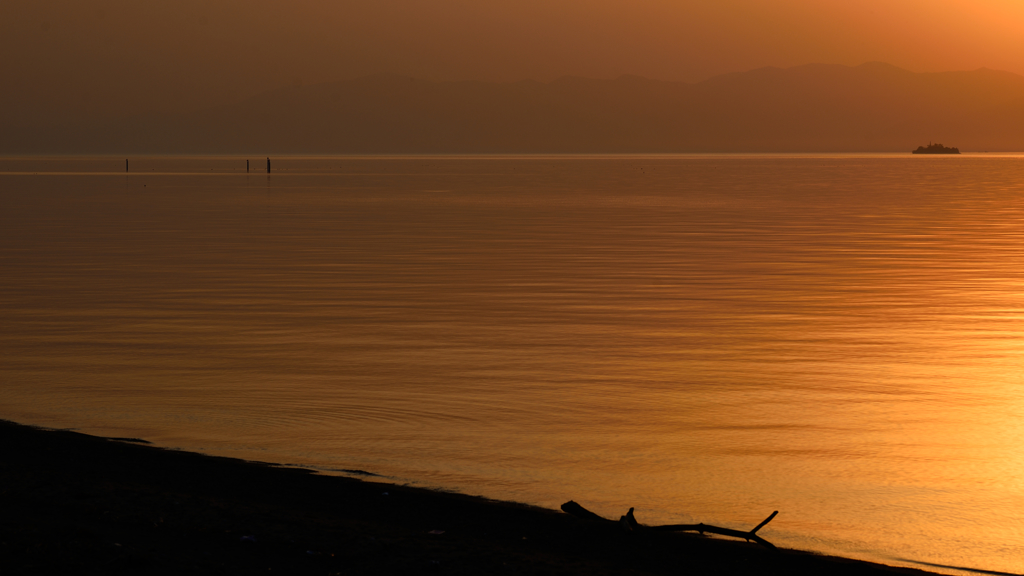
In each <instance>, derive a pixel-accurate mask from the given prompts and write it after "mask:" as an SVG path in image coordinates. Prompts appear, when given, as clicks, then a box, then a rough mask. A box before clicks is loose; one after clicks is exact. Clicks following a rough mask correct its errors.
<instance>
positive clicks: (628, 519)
mask: <svg viewBox="0 0 1024 576" xmlns="http://www.w3.org/2000/svg"><path fill="white" fill-rule="evenodd" d="M562 512H565V513H566V514H569V515H571V516H575V517H577V518H582V519H584V520H598V521H601V522H613V520H608V519H607V518H602V517H600V516H598V515H597V514H594V513H593V512H591V511H590V510H587V509H586V508H584V507H583V506H580V505H579V504H577V503H576V502H573V501H572V500H569V501H568V502H566V503H565V504H562ZM778 513H779V511H778V510H776V511H774V512H772V513H771V514H770V515H769V516H768V517H767V518H765V519H764V521H763V522H761V523H760V524H758V525H757V526H755V527H754V529H753V530H751V531H750V532H742V531H740V530H733V529H732V528H721V527H719V526H711V525H710V524H704V523H701V524H666V525H664V526H641V525H640V523H639V522H637V521H636V517H634V516H633V509H632V508H630V509H629V512H626V515H625V516H621V517H619V526H621V527H622V529H623V530H625V531H626V532H633V531H636V530H640V529H648V530H656V531H658V532H686V531H692V532H700V533H701V534H704V533H705V532H706V533H708V534H718V535H719V536H731V537H733V538H742V539H744V540H746V541H747V542H750V541H751V540H753V541H754V542H757V543H758V544H760V545H761V546H764V547H765V548H770V549H772V550H776V549H777V548H775V545H774V544H772V543H771V542H769V541H767V540H765V539H764V538H761V537H760V536H758V535H757V531H758V530H760V529H761V528H764V526H765V524H768V523H769V522H771V521H772V519H773V518H775V516H776V515H777V514H778Z"/></svg>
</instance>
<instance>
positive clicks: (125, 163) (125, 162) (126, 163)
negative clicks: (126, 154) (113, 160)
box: [124, 158, 128, 172]
mask: <svg viewBox="0 0 1024 576" xmlns="http://www.w3.org/2000/svg"><path fill="white" fill-rule="evenodd" d="M124 171H125V172H127V171H128V159H127V158H125V159H124Z"/></svg>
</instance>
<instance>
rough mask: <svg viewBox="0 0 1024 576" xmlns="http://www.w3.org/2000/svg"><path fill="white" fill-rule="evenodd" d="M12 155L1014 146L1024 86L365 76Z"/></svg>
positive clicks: (6, 141)
mask: <svg viewBox="0 0 1024 576" xmlns="http://www.w3.org/2000/svg"><path fill="white" fill-rule="evenodd" d="M8 128H9V129H7V130H4V136H2V137H0V138H2V140H0V147H2V148H3V150H4V151H7V152H24V151H49V152H103V151H130V152H135V153H142V152H153V153H155V152H253V153H274V152H296V153H312V152H323V153H389V152H394V153H414V152H469V153H473V152H714V151H722V152H739V151H766V152H783V151H906V152H908V153H909V152H910V150H912V149H914V148H915V147H917V146H918V145H920V144H922V143H924V142H929V141H941V142H945V143H948V144H949V145H954V146H957V147H959V148H960V149H961V150H963V151H965V152H970V151H984V150H990V151H996V150H1014V151H1019V150H1024V76H1018V75H1015V74H1011V73H1008V72H999V71H994V70H987V69H981V70H975V71H971V72H945V73H913V72H908V71H906V70H901V69H899V68H896V67H894V66H890V65H887V64H882V63H868V64H864V65H861V66H856V67H848V66H838V65H824V64H812V65H807V66H799V67H795V68H788V69H779V68H762V69H758V70H752V71H750V72H743V73H736V74H727V75H723V76H717V77H714V78H711V79H709V80H706V81H704V82H699V83H696V84H686V83H681V82H663V81H656V80H647V79H644V78H639V77H635V76H623V77H621V78H618V79H615V80H590V79H584V78H575V77H565V78H561V79H559V80H556V81H554V82H550V83H540V82H533V81H524V82H517V83H506V84H501V83H489V82H470V81H467V82H430V81H424V80H415V79H411V78H405V77H396V76H371V77H364V78H359V79H356V80H349V81H343V82H336V83H331V84H320V85H315V86H306V87H288V88H283V89H279V90H275V91H271V92H267V93H264V94H261V95H258V96H256V97H253V98H250V99H248V100H245V101H242V102H239V103H236V104H232V105H226V106H220V107H216V108H212V109H208V110H203V111H199V112H195V113H192V114H186V115H183V116H176V117H164V118H158V117H142V118H132V119H128V120H124V121H120V122H116V123H108V124H104V125H93V126H79V127H77V128H68V127H31V126H29V127H8Z"/></svg>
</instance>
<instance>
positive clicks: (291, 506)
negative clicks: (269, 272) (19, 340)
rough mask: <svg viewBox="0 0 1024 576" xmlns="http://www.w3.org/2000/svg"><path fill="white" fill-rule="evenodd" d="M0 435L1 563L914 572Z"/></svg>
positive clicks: (46, 433)
mask: <svg viewBox="0 0 1024 576" xmlns="http://www.w3.org/2000/svg"><path fill="white" fill-rule="evenodd" d="M0 438H2V441H0V446H2V447H3V448H2V453H0V509H2V510H3V514H2V515H0V569H2V571H3V573H5V574H72V573H73V574H109V573H133V574H179V573H192V574H199V573H202V574H207V573H208V574H249V573H261V574H265V573H268V572H273V573H286V574H320V575H328V574H417V573H440V574H622V573H630V574H679V573H688V574H848V575H862V574H863V575H867V574H883V573H885V574H891V573H904V574H911V573H916V574H926V572H923V571H919V570H910V569H903V568H892V567H888V566H883V565H878V564H871V563H867V562H860V561H853V560H846V559H841V558H833V557H825V556H818V555H813V554H808V553H804V552H797V551H791V550H780V551H777V552H773V551H771V550H768V549H766V548H763V547H761V546H758V545H756V544H752V543H745V542H742V541H729V540H724V539H717V538H706V537H700V536H697V535H691V534H680V533H654V532H645V531H643V530H640V531H638V532H633V533H627V532H625V531H623V530H622V529H621V528H620V527H619V525H618V524H617V523H614V522H595V521H586V520H581V519H578V518H575V517H572V516H570V515H568V514H565V513H562V512H560V511H553V510H545V509H541V508H536V507H531V506H526V505H521V504H515V503H508V502H495V501H490V500H486V499H482V498H476V497H470V496H464V495H460V494H450V493H443V492H436V491H430V490H424V489H418V488H410V487H404V486H396V485H392V484H385V483H379V482H373V481H366V480H364V481H361V480H358V479H353V478H346V477H336V476H326V475H320V474H316V473H312V472H310V471H306V470H301V469H294V468H282V467H277V466H274V465H270V464H263V463H254V462H245V461H241V460H234V459H227V458H218V457H211V456H205V455H201V454H194V453H188V452H182V451H175V450H165V449H160V448H156V447H152V446H147V445H146V444H145V443H144V442H140V441H137V440H130V439H120V440H118V439H108V438H101V437H95V436H89V435H85V434H80V433H76V432H71V431H54V430H43V429H38V428H33V427H29V426H23V425H18V424H15V423H11V422H6V421H0ZM368 478H372V477H368ZM584 504H585V503H584ZM624 512H625V511H624Z"/></svg>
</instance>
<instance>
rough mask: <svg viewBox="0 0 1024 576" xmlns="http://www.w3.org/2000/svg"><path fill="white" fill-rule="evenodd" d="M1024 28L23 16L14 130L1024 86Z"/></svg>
mask: <svg viewBox="0 0 1024 576" xmlns="http://www.w3.org/2000/svg"><path fill="white" fill-rule="evenodd" d="M1022 25H1024V6H1021V5H1019V4H1018V3H1014V2H1009V1H1004V0H988V1H984V2H970V3H968V2H964V1H956V0H945V1H942V0H939V1H931V2H924V1H920V0H911V1H907V2H901V3H899V4H898V5H891V4H890V3H885V2H881V1H880V0H868V1H865V2H860V3H858V4H857V5H855V6H854V5H849V6H847V5H839V4H838V3H824V4H823V3H821V2H814V1H811V0H785V1H778V2H771V3H768V2H762V1H757V0H718V1H714V2H712V1H710V0H697V1H690V2H682V3H680V2H669V1H667V0H641V1H634V2H624V1H621V0H606V1H603V2H583V1H582V0H562V1H557V2H540V1H539V0H529V1H520V2H510V1H506V0H494V1H490V2H486V3H463V2H460V1H459V0H435V1H433V2H429V3H425V2H414V1H412V0H383V1H377V2H372V3H371V2H365V1H347V2H337V3H326V2H317V1H313V0H298V1H292V2H287V3H286V2H281V1H279V0H259V1H256V2H249V1H247V2H242V1H241V0H220V1H217V2H198V1H196V0H190V1H185V2H174V3H171V2H147V3H132V2H127V1H125V0H97V1H92V2H72V1H70V0H55V1H51V2H45V3H40V2H28V1H25V0H10V1H8V2H5V3H4V5H3V6H2V7H0V47H2V50H3V52H4V53H5V54H7V55H8V57H7V58H5V59H3V60H2V61H0V74H2V75H3V77H4V79H5V87H6V89H5V90H4V91H3V93H2V94H0V123H25V122H48V123H54V122H57V123H59V122H66V121H68V120H71V119H76V120H80V119H83V118H89V119H109V118H116V117H124V116H131V115H137V114H175V113H183V112H188V111H194V110H199V109H203V108H208V107H212V106H217V105H224V104H230V103H233V102H240V101H242V100H244V99H246V98H249V97H252V96H254V95H257V94H259V93H262V92H265V91H267V90H272V89H276V88H281V87H285V86H294V85H312V84H321V83H325V82H336V81H344V80H351V79H354V78H358V77H362V76H366V75H376V74H398V75H403V76H410V77H414V78H422V79H426V80H431V81H451V80H484V81H491V82H509V81H517V80H538V81H551V80H554V79H556V78H559V77H562V76H578V77H583V78H598V79H611V78H617V77H619V76H621V75H624V74H628V75H636V76H640V77H644V78H650V79H655V80H667V81H677V82H678V81H681V82H689V83H693V82H698V81H701V80H705V79H708V78H711V77H714V76H717V75H721V74H727V73H732V72H745V71H749V70H754V69H758V68H763V67H769V66H771V67H779V68H788V67H792V66H798V65H803V64H809V63H827V64H840V65H846V66H856V65H859V64H862V63H865V62H874V61H878V62H886V63H889V64H892V65H894V66H897V67H900V68H903V69H906V70H910V71H914V72H939V71H951V70H976V69H979V68H989V69H993V70H1005V71H1008V72H1012V73H1015V74H1024V35H1021V34H1020V33H1019V31H1020V29H1021V27H1022Z"/></svg>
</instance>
